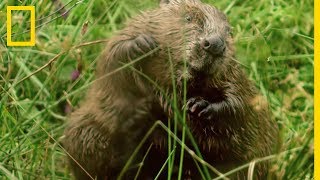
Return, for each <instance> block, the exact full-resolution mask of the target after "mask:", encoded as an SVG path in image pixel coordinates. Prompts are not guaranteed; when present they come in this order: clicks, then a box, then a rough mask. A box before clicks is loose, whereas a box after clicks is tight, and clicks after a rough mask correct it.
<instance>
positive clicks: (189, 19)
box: [185, 14, 192, 22]
mask: <svg viewBox="0 0 320 180" xmlns="http://www.w3.org/2000/svg"><path fill="white" fill-rule="evenodd" d="M185 19H186V21H187V22H191V21H192V17H191V16H190V14H187V15H186V16H185Z"/></svg>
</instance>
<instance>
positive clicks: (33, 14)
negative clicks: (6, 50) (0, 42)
mask: <svg viewBox="0 0 320 180" xmlns="http://www.w3.org/2000/svg"><path fill="white" fill-rule="evenodd" d="M11 11H30V14H31V15H30V18H31V19H30V41H25V42H17V41H16V42H12V39H11V34H12V29H11V28H12V27H11V25H12V19H11ZM35 44H36V12H35V7H34V6H7V46H34V45H35Z"/></svg>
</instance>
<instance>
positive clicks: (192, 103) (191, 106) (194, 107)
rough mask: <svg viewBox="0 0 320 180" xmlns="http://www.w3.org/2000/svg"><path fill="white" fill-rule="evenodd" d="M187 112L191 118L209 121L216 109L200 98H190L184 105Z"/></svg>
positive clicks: (212, 104)
mask: <svg viewBox="0 0 320 180" xmlns="http://www.w3.org/2000/svg"><path fill="white" fill-rule="evenodd" d="M186 108H187V112H188V114H189V115H190V116H191V117H194V118H201V119H206V120H211V119H213V118H214V114H215V112H217V111H218V109H217V108H218V107H217V105H216V104H215V103H210V102H209V101H207V100H204V99H203V98H201V97H194V98H190V99H189V100H188V101H187V104H186Z"/></svg>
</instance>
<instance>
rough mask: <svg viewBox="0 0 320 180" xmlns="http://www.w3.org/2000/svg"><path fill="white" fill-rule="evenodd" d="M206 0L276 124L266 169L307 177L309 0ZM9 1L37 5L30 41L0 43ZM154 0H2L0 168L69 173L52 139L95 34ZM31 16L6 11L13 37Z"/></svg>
mask: <svg viewBox="0 0 320 180" xmlns="http://www.w3.org/2000/svg"><path fill="white" fill-rule="evenodd" d="M205 2H207V3H209V4H212V5H215V6H217V7H218V8H219V9H221V10H222V11H224V12H225V13H226V14H227V16H228V17H229V20H230V23H231V25H232V26H233V34H234V39H235V42H236V51H237V57H238V59H239V61H240V62H241V63H242V64H243V68H244V69H245V70H246V72H247V74H248V76H249V77H250V79H252V80H253V81H254V82H255V84H256V86H257V87H258V88H259V89H260V91H261V92H262V93H263V95H265V96H266V97H267V99H268V101H269V103H270V107H271V110H272V113H273V117H274V118H275V119H276V121H277V122H278V124H279V127H280V128H281V134H282V141H283V147H282V149H281V152H283V153H282V154H281V156H277V157H276V158H274V159H273V166H272V171H274V172H276V173H277V175H278V177H279V178H281V179H312V178H313V96H314V95H313V88H314V86H313V69H314V62H313V56H314V54H313V51H314V49H313V42H314V39H313V33H314V28H313V1H312V0H290V1H287V0H277V1H275V0H250V1H249V0H244V1H240V0H225V1H213V0H206V1H205ZM7 5H15V6H25V5H34V6H35V7H36V19H37V22H36V23H37V24H36V26H37V33H36V34H37V38H36V46H35V47H7V46H6V6H7ZM157 6H158V2H157V0H136V1H132V0H83V1H77V0H71V1H70V0H69V1H68V0H2V1H0V177H3V178H4V179H6V178H9V179H14V178H17V179H35V178H36V179H69V178H70V177H71V175H70V172H69V170H68V168H67V167H66V161H65V157H66V155H65V153H64V152H63V150H62V149H61V148H60V147H59V146H58V141H59V138H60V137H61V135H62V132H63V128H64V124H65V121H66V120H67V119H66V117H67V115H68V113H70V111H71V110H72V108H76V107H77V104H78V102H79V101H80V100H81V99H82V98H83V96H84V95H85V90H86V89H87V86H88V83H89V82H91V81H92V80H93V78H94V69H95V63H96V61H97V57H98V56H99V54H100V52H101V51H102V49H103V48H104V46H105V45H104V43H102V42H104V41H105V40H106V39H107V38H108V37H110V36H112V35H113V34H114V32H115V31H117V30H118V29H121V28H122V27H123V26H124V23H125V22H126V21H127V20H128V19H129V18H130V17H132V16H134V15H136V14H138V13H139V11H143V10H146V9H151V8H156V7H157ZM29 17H30V14H29V13H28V12H16V11H15V12H13V15H12V21H13V25H12V29H13V31H14V32H16V34H13V40H21V41H22V40H29V38H30V37H29V34H28V32H24V31H26V30H28V28H29V22H28V21H29ZM88 42H89V43H88ZM78 74H79V77H78V78H77V79H76V80H75V78H76V77H77V75H78ZM31 75H32V76H31Z"/></svg>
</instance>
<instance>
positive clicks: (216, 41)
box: [201, 36, 226, 55]
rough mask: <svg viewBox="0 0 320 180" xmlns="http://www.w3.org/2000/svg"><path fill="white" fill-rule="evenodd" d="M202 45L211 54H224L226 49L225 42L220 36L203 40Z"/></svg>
mask: <svg viewBox="0 0 320 180" xmlns="http://www.w3.org/2000/svg"><path fill="white" fill-rule="evenodd" d="M201 47H202V48H203V49H204V50H205V51H207V52H208V53H210V54H213V55H222V54H223V52H224V51H225V48H226V46H225V42H224V40H223V39H222V38H221V37H220V36H210V37H207V38H204V39H203V40H202V41H201Z"/></svg>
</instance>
